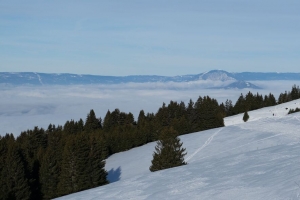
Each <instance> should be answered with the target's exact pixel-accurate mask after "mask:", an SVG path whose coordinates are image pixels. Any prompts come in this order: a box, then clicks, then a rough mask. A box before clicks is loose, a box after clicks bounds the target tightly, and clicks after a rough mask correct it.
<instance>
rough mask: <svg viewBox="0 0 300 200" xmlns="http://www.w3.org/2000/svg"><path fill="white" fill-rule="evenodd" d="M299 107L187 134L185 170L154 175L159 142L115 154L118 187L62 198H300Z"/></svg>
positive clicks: (110, 162) (110, 167)
mask: <svg viewBox="0 0 300 200" xmlns="http://www.w3.org/2000/svg"><path fill="white" fill-rule="evenodd" d="M297 106H298V107H300V100H296V101H292V102H289V103H286V104H282V105H278V106H274V107H268V108H263V109H260V110H256V111H251V112H249V116H250V119H249V121H248V122H246V123H245V122H243V121H242V120H241V119H242V115H237V116H232V117H228V118H226V119H225V124H226V126H225V127H222V128H217V129H212V130H207V131H202V132H197V133H192V134H187V135H183V136H181V137H180V138H181V141H182V142H183V146H184V147H185V148H186V149H187V155H186V158H185V159H186V161H187V162H188V165H185V166H181V167H177V168H171V169H167V170H163V171H158V172H153V173H152V172H150V171H149V166H150V164H151V159H152V153H153V151H154V146H155V144H156V143H149V144H147V145H144V146H142V147H138V148H134V149H131V150H129V151H126V152H121V153H118V154H114V155H112V156H111V157H109V158H108V159H107V160H106V163H107V164H106V169H107V171H110V175H109V178H110V179H111V180H112V182H113V183H111V184H108V185H105V186H101V187H97V188H93V189H90V190H86V191H82V192H78V193H74V194H71V195H67V196H64V197H61V198H58V199H60V200H68V199H75V200H81V199H84V200H88V199H135V200H138V199H172V200H177V199H178V200H179V199H214V200H219V199H232V200H235V199H236V200H240V199H243V200H248V199H249V200H250V199H251V200H253V199H272V200H275V199H300V186H299V184H300V132H299V130H300V113H295V114H291V115H286V114H287V112H288V110H286V109H285V108H288V109H290V108H295V107H297ZM273 113H275V114H276V116H275V115H274V116H273Z"/></svg>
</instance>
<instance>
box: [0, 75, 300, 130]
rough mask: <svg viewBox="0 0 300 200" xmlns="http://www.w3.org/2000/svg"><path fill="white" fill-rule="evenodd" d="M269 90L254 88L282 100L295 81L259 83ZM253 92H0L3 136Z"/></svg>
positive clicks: (149, 87)
mask: <svg viewBox="0 0 300 200" xmlns="http://www.w3.org/2000/svg"><path fill="white" fill-rule="evenodd" d="M254 84H257V85H258V86H262V87H267V89H265V90H251V91H252V92H255V93H256V92H259V93H260V94H268V93H269V92H272V93H273V94H274V95H275V97H276V98H277V97H278V95H279V93H280V92H284V91H285V90H290V89H291V87H292V85H293V84H298V85H300V82H299V81H298V82H292V81H274V82H273V81H266V82H263V81H258V82H254ZM248 91H249V90H248V89H244V90H209V89H203V85H201V81H200V82H195V83H192V84H191V85H190V84H188V83H166V84H164V83H143V84H140V83H138V84H137V83H128V84H116V85H79V86H41V87H29V86H22V87H4V86H3V87H1V89H0V92H1V96H0V135H4V134H5V133H13V134H14V135H16V136H17V135H19V134H20V133H21V131H25V130H27V129H32V128H33V127H34V126H39V127H43V128H47V127H48V125H49V124H50V123H52V124H56V125H58V124H59V125H63V124H64V123H65V122H66V121H67V120H71V119H74V120H79V119H80V118H82V119H83V120H85V118H86V115H87V113H88V112H89V111H90V109H94V110H95V112H96V115H97V117H101V118H104V116H105V114H106V112H107V110H111V111H113V110H114V109H116V108H119V109H120V110H121V111H123V112H127V113H128V112H132V113H133V114H134V117H135V119H137V117H138V114H139V111H140V110H142V109H143V110H144V111H145V112H146V113H147V112H153V113H156V112H157V110H158V108H159V107H160V106H162V103H163V102H165V103H166V104H168V103H169V102H170V100H173V101H177V102H180V101H183V102H185V103H186V104H187V103H188V101H189V100H190V99H192V100H193V101H196V100H197V98H198V97H199V96H205V95H209V96H210V97H213V98H216V99H217V100H218V101H219V103H220V102H224V101H226V99H231V100H232V101H233V102H235V101H236V100H237V98H238V97H239V95H240V94H241V93H243V94H246V93H247V92H248Z"/></svg>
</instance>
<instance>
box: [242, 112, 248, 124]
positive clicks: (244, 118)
mask: <svg viewBox="0 0 300 200" xmlns="http://www.w3.org/2000/svg"><path fill="white" fill-rule="evenodd" d="M248 119H249V115H248V112H247V111H246V112H245V113H244V116H243V120H244V122H246V121H248Z"/></svg>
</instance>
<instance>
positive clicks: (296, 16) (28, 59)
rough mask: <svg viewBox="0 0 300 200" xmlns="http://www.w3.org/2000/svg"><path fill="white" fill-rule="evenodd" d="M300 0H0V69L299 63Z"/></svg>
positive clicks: (178, 69)
mask: <svg viewBox="0 0 300 200" xmlns="http://www.w3.org/2000/svg"><path fill="white" fill-rule="evenodd" d="M299 10H300V1H299V0H285V1H284V0H281V1H279V0H264V1H262V0H251V1H250V0H247V1H246V0H226V1H225V0H186V1H178V0H159V1H158V0H151V1H148V0H126V1H121V0H119V1H115V0H109V1H104V0H103V1H100V0H90V1H88V0H87V1H78V0H72V1H71V0H64V1H62V0H60V1H58V0H51V1H46V0H39V1H35V0H27V1H22V0H0V71H2V72H4V71H7V72H21V71H34V72H46V73H76V74H99V75H121V76H123V75H135V74H143V75H151V74H155V75H170V76H171V75H183V74H196V73H201V72H205V71H208V70H212V69H223V70H227V71H230V72H240V71H262V72H266V71H277V72H299V71H300V66H299V64H300V12H299Z"/></svg>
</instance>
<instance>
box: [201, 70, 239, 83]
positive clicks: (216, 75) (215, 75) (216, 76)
mask: <svg viewBox="0 0 300 200" xmlns="http://www.w3.org/2000/svg"><path fill="white" fill-rule="evenodd" d="M199 79H200V80H212V81H235V80H236V79H235V78H233V77H231V76H230V73H228V72H226V71H223V70H211V71H209V72H206V73H203V74H201V75H200V76H199Z"/></svg>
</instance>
